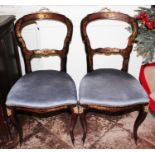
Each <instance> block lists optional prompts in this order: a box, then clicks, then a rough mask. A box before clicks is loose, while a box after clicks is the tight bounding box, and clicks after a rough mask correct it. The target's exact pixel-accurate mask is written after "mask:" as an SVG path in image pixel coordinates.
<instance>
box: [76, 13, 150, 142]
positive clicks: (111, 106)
mask: <svg viewBox="0 0 155 155" xmlns="http://www.w3.org/2000/svg"><path fill="white" fill-rule="evenodd" d="M96 20H118V21H123V22H126V23H128V24H130V25H131V27H132V34H131V35H130V37H129V38H128V44H127V46H126V48H124V49H118V48H109V47H107V48H97V49H93V48H92V47H91V44H90V40H89V37H88V35H87V31H86V28H87V25H88V24H89V23H91V22H93V21H96ZM137 30H138V27H137V23H136V21H135V19H134V18H132V17H130V16H128V15H126V14H123V13H120V12H111V11H109V10H108V11H100V12H96V13H92V14H89V15H87V16H86V17H85V18H84V19H83V20H82V22H81V35H82V40H83V42H84V45H85V50H86V58H87V74H86V75H85V76H84V77H83V79H82V80H81V83H80V88H79V102H80V106H79V109H80V110H79V116H80V120H81V125H82V127H83V130H84V133H83V138H82V140H83V142H84V141H85V138H86V134H87V122H86V114H87V112H89V111H92V110H93V111H100V112H102V113H104V114H107V115H123V114H126V113H130V112H133V111H139V114H138V117H137V119H136V121H135V124H134V128H133V135H134V140H135V142H136V143H137V130H138V127H139V125H140V124H141V123H142V122H143V121H144V119H145V117H146V115H147V112H146V110H147V108H145V107H146V105H147V104H148V96H147V94H146V93H145V91H144V89H143V88H142V86H141V85H140V83H139V82H138V81H137V80H136V79H135V78H134V77H133V76H132V75H130V74H129V73H127V72H128V63H129V58H130V53H131V51H132V46H133V43H134V40H135V37H136V35H137ZM95 54H104V55H107V56H108V55H112V54H114V55H121V56H122V57H123V64H122V69H121V70H117V69H110V68H106V69H96V70H93V56H94V55H95Z"/></svg>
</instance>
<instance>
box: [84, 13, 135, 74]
mask: <svg viewBox="0 0 155 155" xmlns="http://www.w3.org/2000/svg"><path fill="white" fill-rule="evenodd" d="M96 20H117V21H123V22H126V23H128V24H129V25H131V27H132V33H131V35H130V36H129V38H128V44H127V46H126V47H125V48H124V49H119V48H110V47H106V48H97V49H93V48H92V47H91V44H90V40H89V37H88V34H87V26H88V24H89V23H91V22H93V21H96ZM137 31H138V26H137V21H136V20H135V19H134V18H132V17H130V16H129V15H127V14H123V13H120V12H111V11H108V12H102V11H100V12H96V13H92V14H88V15H87V16H86V17H85V18H83V20H82V22H81V35H82V40H83V42H84V44H85V49H86V56H87V72H90V71H92V70H93V56H94V55H95V54H105V55H111V54H119V55H121V56H122V57H123V65H122V71H125V72H127V71H128V63H129V58H130V53H131V51H132V47H133V43H134V41H135V38H136V36H137Z"/></svg>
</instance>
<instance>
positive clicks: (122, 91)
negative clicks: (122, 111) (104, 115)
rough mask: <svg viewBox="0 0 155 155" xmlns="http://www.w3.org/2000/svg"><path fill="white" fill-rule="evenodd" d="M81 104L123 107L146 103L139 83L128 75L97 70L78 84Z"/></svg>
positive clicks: (110, 70) (115, 71)
mask: <svg viewBox="0 0 155 155" xmlns="http://www.w3.org/2000/svg"><path fill="white" fill-rule="evenodd" d="M79 97H80V103H81V104H99V105H103V106H109V107H123V106H129V105H133V104H142V103H144V102H148V96H147V94H146V93H145V91H144V89H143V88H142V86H141V85H140V83H139V82H138V81H137V80H136V79H135V78H134V77H133V76H132V75H130V74H128V73H125V72H123V71H120V70H117V69H97V70H94V71H92V72H90V73H88V74H87V75H86V76H85V77H84V78H83V79H82V81H81V83H80V91H79Z"/></svg>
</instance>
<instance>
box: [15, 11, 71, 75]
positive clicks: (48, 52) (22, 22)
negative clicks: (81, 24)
mask: <svg viewBox="0 0 155 155" xmlns="http://www.w3.org/2000/svg"><path fill="white" fill-rule="evenodd" d="M37 20H54V21H59V22H61V23H63V24H65V26H66V27H67V35H66V37H65V40H64V44H63V48H62V49H61V50H56V49H42V50H29V49H28V48H27V46H26V43H25V41H24V39H23V37H22V33H21V32H22V29H23V28H24V27H25V26H27V25H30V24H32V23H35V22H36V21H37ZM72 32H73V25H72V22H71V21H70V19H68V18H67V17H65V16H64V15H62V14H58V13H54V12H44V11H43V12H42V11H40V12H36V13H32V14H28V15H25V16H23V17H21V18H20V19H18V20H17V22H16V24H15V33H16V37H17V40H18V43H19V46H20V48H21V50H22V54H23V57H24V62H25V69H26V73H28V72H31V71H32V69H31V63H30V61H31V59H32V58H33V57H37V56H54V55H56V56H59V57H60V60H61V71H64V72H66V63H67V54H68V49H69V44H70V41H71V38H72Z"/></svg>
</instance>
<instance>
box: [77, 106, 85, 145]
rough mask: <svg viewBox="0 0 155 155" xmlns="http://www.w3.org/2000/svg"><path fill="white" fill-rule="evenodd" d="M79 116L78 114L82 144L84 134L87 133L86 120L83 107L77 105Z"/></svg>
mask: <svg viewBox="0 0 155 155" xmlns="http://www.w3.org/2000/svg"><path fill="white" fill-rule="evenodd" d="M79 116H80V122H81V126H82V128H83V137H82V141H83V144H84V142H85V139H86V135H87V121H86V110H84V108H82V107H79Z"/></svg>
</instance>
